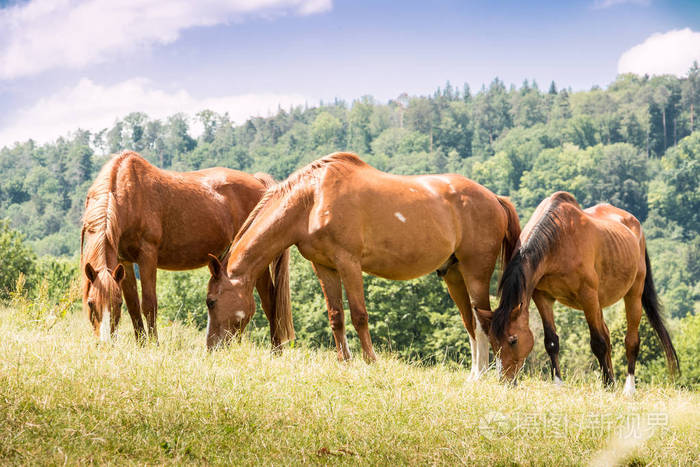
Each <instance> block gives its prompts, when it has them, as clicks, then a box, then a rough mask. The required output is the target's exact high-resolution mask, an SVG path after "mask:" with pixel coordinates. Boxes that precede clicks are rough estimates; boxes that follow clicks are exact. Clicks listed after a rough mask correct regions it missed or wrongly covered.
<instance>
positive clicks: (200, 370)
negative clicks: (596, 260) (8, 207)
mask: <svg viewBox="0 0 700 467" xmlns="http://www.w3.org/2000/svg"><path fill="white" fill-rule="evenodd" d="M0 355H1V356H2V357H1V358H0V420H2V423H0V463H3V464H25V465H38V464H44V465H46V464H49V465H57V464H69V465H75V464H83V465H84V464H107V465H109V464H115V465H135V464H139V465H143V464H228V465H250V464H268V465H290V464H365V465H366V464H382V465H389V464H397V463H401V464H414V465H426V464H441V465H461V464H464V465H488V464H494V465H511V464H512V465H517V464H522V465H532V464H548V465H571V464H573V465H584V464H592V465H613V464H621V465H689V464H693V463H696V462H697V460H698V459H699V458H700V444H698V442H697V440H698V439H700V425H699V424H698V419H699V417H700V395H698V393H697V392H691V391H688V390H684V389H681V388H678V387H673V386H672V385H667V384H648V383H640V384H639V385H638V391H637V394H636V395H635V396H634V398H631V399H627V398H624V397H623V396H622V394H621V388H620V387H616V388H615V389H612V390H605V389H603V388H602V386H601V385H600V383H599V380H598V376H597V375H593V374H590V373H581V374H578V373H575V372H570V373H569V377H568V378H567V381H566V382H565V385H564V386H563V387H557V386H555V385H553V384H551V383H550V382H549V381H546V380H545V379H543V378H541V377H534V376H525V377H524V378H522V379H521V381H520V383H519V384H518V386H517V387H510V386H506V385H503V384H501V383H499V382H498V381H497V379H496V376H495V374H494V371H490V372H489V373H488V374H487V375H486V376H485V377H484V378H483V379H482V380H481V381H478V382H469V381H468V380H467V377H468V374H469V371H468V368H463V367H461V368H460V367H455V365H450V366H447V365H445V364H441V363H438V364H435V365H423V364H420V363H407V362H406V361H405V360H402V359H399V358H397V357H396V356H395V355H394V354H391V353H383V354H381V355H380V360H379V361H378V362H377V363H376V364H372V365H367V364H365V363H364V362H363V361H362V360H361V359H359V358H356V359H354V360H353V361H352V362H350V363H339V362H337V361H336V360H335V355H334V352H332V351H330V350H318V349H311V348H306V347H303V346H296V347H294V348H287V349H285V351H284V352H283V354H282V355H281V356H273V355H271V353H270V351H269V349H268V348H267V347H263V346H260V345H258V344H255V343H253V342H251V341H249V340H247V339H245V340H243V341H242V342H241V343H234V344H232V345H231V346H230V347H227V348H222V349H219V350H217V351H214V352H207V351H206V350H205V348H204V332H203V331H199V330H197V328H196V327H194V326H188V325H184V324H182V323H177V322H167V321H163V322H162V323H161V328H160V344H159V345H155V344H148V345H146V346H145V347H139V346H138V345H136V343H135V342H134V338H133V336H132V330H131V324H130V323H128V322H124V321H122V325H121V327H120V335H119V337H118V339H117V340H116V341H115V342H114V343H112V344H107V345H101V344H98V343H97V342H96V340H95V338H94V336H92V335H91V332H90V330H89V329H88V325H87V323H86V322H85V320H84V319H83V317H82V316H81V315H80V314H79V313H67V314H66V315H65V316H63V317H61V316H60V314H59V315H58V316H57V315H55V314H52V313H49V314H46V315H43V316H40V317H38V318H37V315H36V314H32V313H28V312H27V310H23V309H21V308H5V309H2V310H0ZM618 384H619V383H618Z"/></svg>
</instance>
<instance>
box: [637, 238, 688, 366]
mask: <svg viewBox="0 0 700 467" xmlns="http://www.w3.org/2000/svg"><path fill="white" fill-rule="evenodd" d="M644 260H645V262H646V265H647V276H646V278H645V279H644V291H643V292H642V306H643V307H644V311H645V312H646V314H647V318H649V322H650V323H651V327H652V328H654V331H656V335H657V336H659V340H660V341H661V346H662V347H663V349H664V353H665V354H666V361H667V362H668V369H669V371H670V372H671V375H673V376H676V375H679V374H680V363H679V362H678V355H677V354H676V349H674V348H673V344H672V343H671V336H669V335H668V331H667V330H666V326H665V325H664V319H663V316H662V315H661V305H660V304H659V297H658V296H657V295H656V287H654V279H653V278H652V277H651V263H650V262H649V253H647V251H646V248H645V249H644Z"/></svg>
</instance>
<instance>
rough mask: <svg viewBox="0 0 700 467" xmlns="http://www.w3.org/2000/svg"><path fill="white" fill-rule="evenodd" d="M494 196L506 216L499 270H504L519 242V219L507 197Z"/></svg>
mask: <svg viewBox="0 0 700 467" xmlns="http://www.w3.org/2000/svg"><path fill="white" fill-rule="evenodd" d="M496 198H498V202H499V203H501V207H502V208H503V210H504V211H505V212H506V216H507V217H508V225H507V227H506V235H505V237H503V244H502V245H501V271H505V270H506V265H507V264H508V262H509V261H510V259H511V258H512V257H513V253H515V250H516V249H517V248H518V243H519V242H520V219H519V218H518V213H517V212H516V211H515V206H513V203H511V202H510V200H509V199H508V198H506V197H505V196H498V195H496Z"/></svg>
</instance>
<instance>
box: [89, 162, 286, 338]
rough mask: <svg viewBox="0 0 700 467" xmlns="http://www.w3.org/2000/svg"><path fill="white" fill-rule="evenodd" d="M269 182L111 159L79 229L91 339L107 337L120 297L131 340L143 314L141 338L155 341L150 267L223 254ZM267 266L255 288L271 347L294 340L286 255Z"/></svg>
mask: <svg viewBox="0 0 700 467" xmlns="http://www.w3.org/2000/svg"><path fill="white" fill-rule="evenodd" d="M273 184H274V181H273V180H272V177H270V176H269V175H266V174H256V175H255V176H253V175H248V174H245V173H243V172H239V171H236V170H230V169H224V168H212V169H205V170H199V171H196V172H183V173H179V172H171V171H168V170H161V169H159V168H157V167H154V166H153V165H151V164H149V163H148V162H147V161H146V160H145V159H143V158H142V157H141V156H139V155H138V154H136V153H135V152H124V153H122V154H120V155H117V156H114V157H113V158H112V159H110V160H109V161H108V162H107V163H106V164H105V165H104V167H103V168H102V170H101V171H100V173H99V175H98V176H97V179H96V180H95V182H94V183H93V184H92V186H91V187H90V189H89V190H88V194H87V199H86V201H85V214H84V217H83V228H82V232H81V265H82V270H83V271H84V277H83V308H84V309H85V311H86V314H87V316H88V318H89V320H90V322H91V323H92V326H93V328H94V332H95V334H96V335H98V336H99V337H100V339H102V340H108V339H109V338H110V337H111V335H112V334H113V333H114V332H115V329H116V327H117V325H118V323H119V318H120V315H121V303H122V298H121V296H122V292H123V294H124V300H125V301H126V306H127V309H128V311H129V315H130V316H131V320H132V322H133V325H134V332H135V334H136V339H137V340H138V341H140V342H142V341H143V340H144V338H145V329H144V325H143V320H142V319H141V311H143V314H144V315H145V317H146V323H147V325H148V334H149V336H150V337H151V338H152V339H153V340H157V339H158V335H157V331H156V309H157V301H156V269H157V268H162V269H170V270H185V269H194V268H197V267H201V266H204V265H205V264H207V262H208V261H209V257H208V255H209V254H211V253H214V254H216V255H221V254H224V253H225V252H226V250H227V247H228V246H229V245H230V243H231V239H232V238H233V237H234V235H235V234H236V232H237V231H238V229H239V228H240V227H241V225H242V224H243V222H244V221H245V219H246V217H248V214H249V213H250V212H251V211H252V210H253V208H254V207H255V205H256V204H257V203H258V201H259V200H260V198H261V197H262V195H263V194H264V192H265V190H266V189H267V188H268V187H270V186H271V185H273ZM270 263H272V265H271V270H272V271H274V275H272V274H271V273H270V272H269V271H267V270H266V272H265V273H264V274H260V275H259V276H257V277H256V279H257V281H256V286H257V289H258V294H259V295H260V299H261V302H262V306H263V308H264V310H265V313H266V315H267V317H268V319H269V321H270V333H271V337H272V342H273V345H275V346H276V345H279V344H280V343H282V342H284V341H285V340H289V339H292V338H293V336H294V328H293V325H292V321H291V319H292V317H291V309H290V302H289V280H288V274H289V252H284V251H282V250H280V251H278V252H277V254H276V255H274V256H272V255H271V256H270ZM134 264H138V266H139V272H140V276H141V289H142V299H141V301H140V302H139V297H138V292H137V289H136V277H135V274H134V268H133V265H134Z"/></svg>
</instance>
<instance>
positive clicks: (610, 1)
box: [593, 0, 651, 9]
mask: <svg viewBox="0 0 700 467" xmlns="http://www.w3.org/2000/svg"><path fill="white" fill-rule="evenodd" d="M650 3H651V0H595V3H594V4H593V8H596V9H604V8H610V7H614V6H617V5H625V4H631V5H642V6H648V5H649V4H650Z"/></svg>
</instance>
